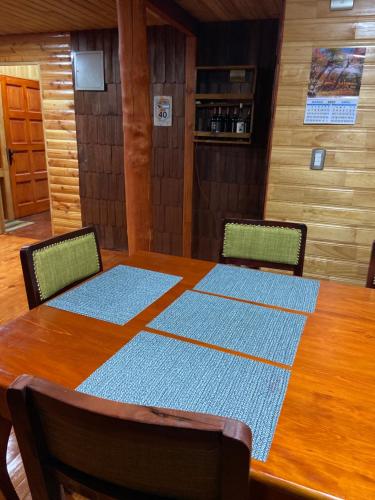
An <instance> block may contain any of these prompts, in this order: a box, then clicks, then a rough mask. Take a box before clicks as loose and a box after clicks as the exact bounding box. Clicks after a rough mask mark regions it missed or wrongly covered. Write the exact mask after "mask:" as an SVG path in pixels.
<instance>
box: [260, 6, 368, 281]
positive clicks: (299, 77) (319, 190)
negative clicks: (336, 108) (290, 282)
mask: <svg viewBox="0 0 375 500" xmlns="http://www.w3.org/2000/svg"><path fill="white" fill-rule="evenodd" d="M352 46H359V47H366V57H365V65H364V71H363V78H362V86H361V91H360V96H359V107H358V113H357V119H356V123H355V125H304V124H303V120H304V111H305V103H306V94H307V87H308V82H309V74H310V66H311V57H312V49H313V48H315V47H352ZM374 54H375V2H373V1H372V0H358V1H356V2H355V3H354V8H353V9H352V10H342V11H330V10H329V1H328V0H327V1H325V0H307V1H301V0H286V12H285V25H284V33H283V43H282V51H281V65H280V76H279V85H278V92H277V109H276V115H275V123H274V130H273V138H272V152H271V164H270V173H269V184H268V194H267V206H266V213H265V216H266V218H269V219H272V218H276V219H284V220H291V221H295V222H303V223H305V224H307V225H308V241H307V249H306V261H305V262H306V263H305V272H306V273H308V274H309V275H312V276H316V277H322V278H328V277H329V278H330V279H335V280H339V281H344V282H352V283H356V284H361V285H363V284H364V283H365V280H366V274H367V268H368V261H369V257H370V249H371V243H372V241H373V240H374V238H375V201H374V200H375V170H374V166H375V161H374V158H375V142H374V137H375V134H374V128H375V122H374V120H373V117H374V106H375V101H374V84H375V78H374V75H375V68H374V61H375V57H374ZM370 117H371V118H370ZM315 147H323V148H326V150H327V155H326V161H325V167H324V170H322V171H320V172H319V171H313V170H310V158H311V149H312V148H315Z"/></svg>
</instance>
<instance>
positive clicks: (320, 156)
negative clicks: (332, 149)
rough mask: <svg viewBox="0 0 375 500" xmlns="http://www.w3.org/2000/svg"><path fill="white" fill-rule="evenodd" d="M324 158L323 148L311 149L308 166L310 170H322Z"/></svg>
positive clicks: (324, 151)
mask: <svg viewBox="0 0 375 500" xmlns="http://www.w3.org/2000/svg"><path fill="white" fill-rule="evenodd" d="M325 158H326V150H325V149H313V150H312V153H311V162H310V168H311V169H312V170H323V168H324V160H325Z"/></svg>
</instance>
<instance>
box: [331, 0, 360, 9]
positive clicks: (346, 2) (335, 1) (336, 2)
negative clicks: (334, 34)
mask: <svg viewBox="0 0 375 500" xmlns="http://www.w3.org/2000/svg"><path fill="white" fill-rule="evenodd" d="M353 5H354V0H331V5H330V9H331V10H347V9H348V10H349V9H352V8H353Z"/></svg>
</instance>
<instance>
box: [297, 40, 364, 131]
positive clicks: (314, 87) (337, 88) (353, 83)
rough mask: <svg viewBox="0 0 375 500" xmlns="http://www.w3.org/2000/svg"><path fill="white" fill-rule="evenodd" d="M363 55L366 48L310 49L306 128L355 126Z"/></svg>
mask: <svg viewBox="0 0 375 500" xmlns="http://www.w3.org/2000/svg"><path fill="white" fill-rule="evenodd" d="M365 55H366V48H365V47H345V48H337V49H327V48H315V49H313V53H312V61H311V70H310V79H309V85H308V89H307V99H306V108H305V119H304V123H305V124H311V125H313V124H316V125H324V124H326V125H354V124H355V122H356V119H357V108H358V102H359V94H360V90H361V81H362V73H363V66H364V62H365Z"/></svg>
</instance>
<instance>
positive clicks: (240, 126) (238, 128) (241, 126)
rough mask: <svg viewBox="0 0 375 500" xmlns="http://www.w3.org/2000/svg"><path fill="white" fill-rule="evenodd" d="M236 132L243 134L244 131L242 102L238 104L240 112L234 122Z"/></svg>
mask: <svg viewBox="0 0 375 500" xmlns="http://www.w3.org/2000/svg"><path fill="white" fill-rule="evenodd" d="M236 132H237V134H243V133H244V132H245V120H244V118H243V116H242V103H241V104H240V112H239V116H238V120H237V123H236Z"/></svg>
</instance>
